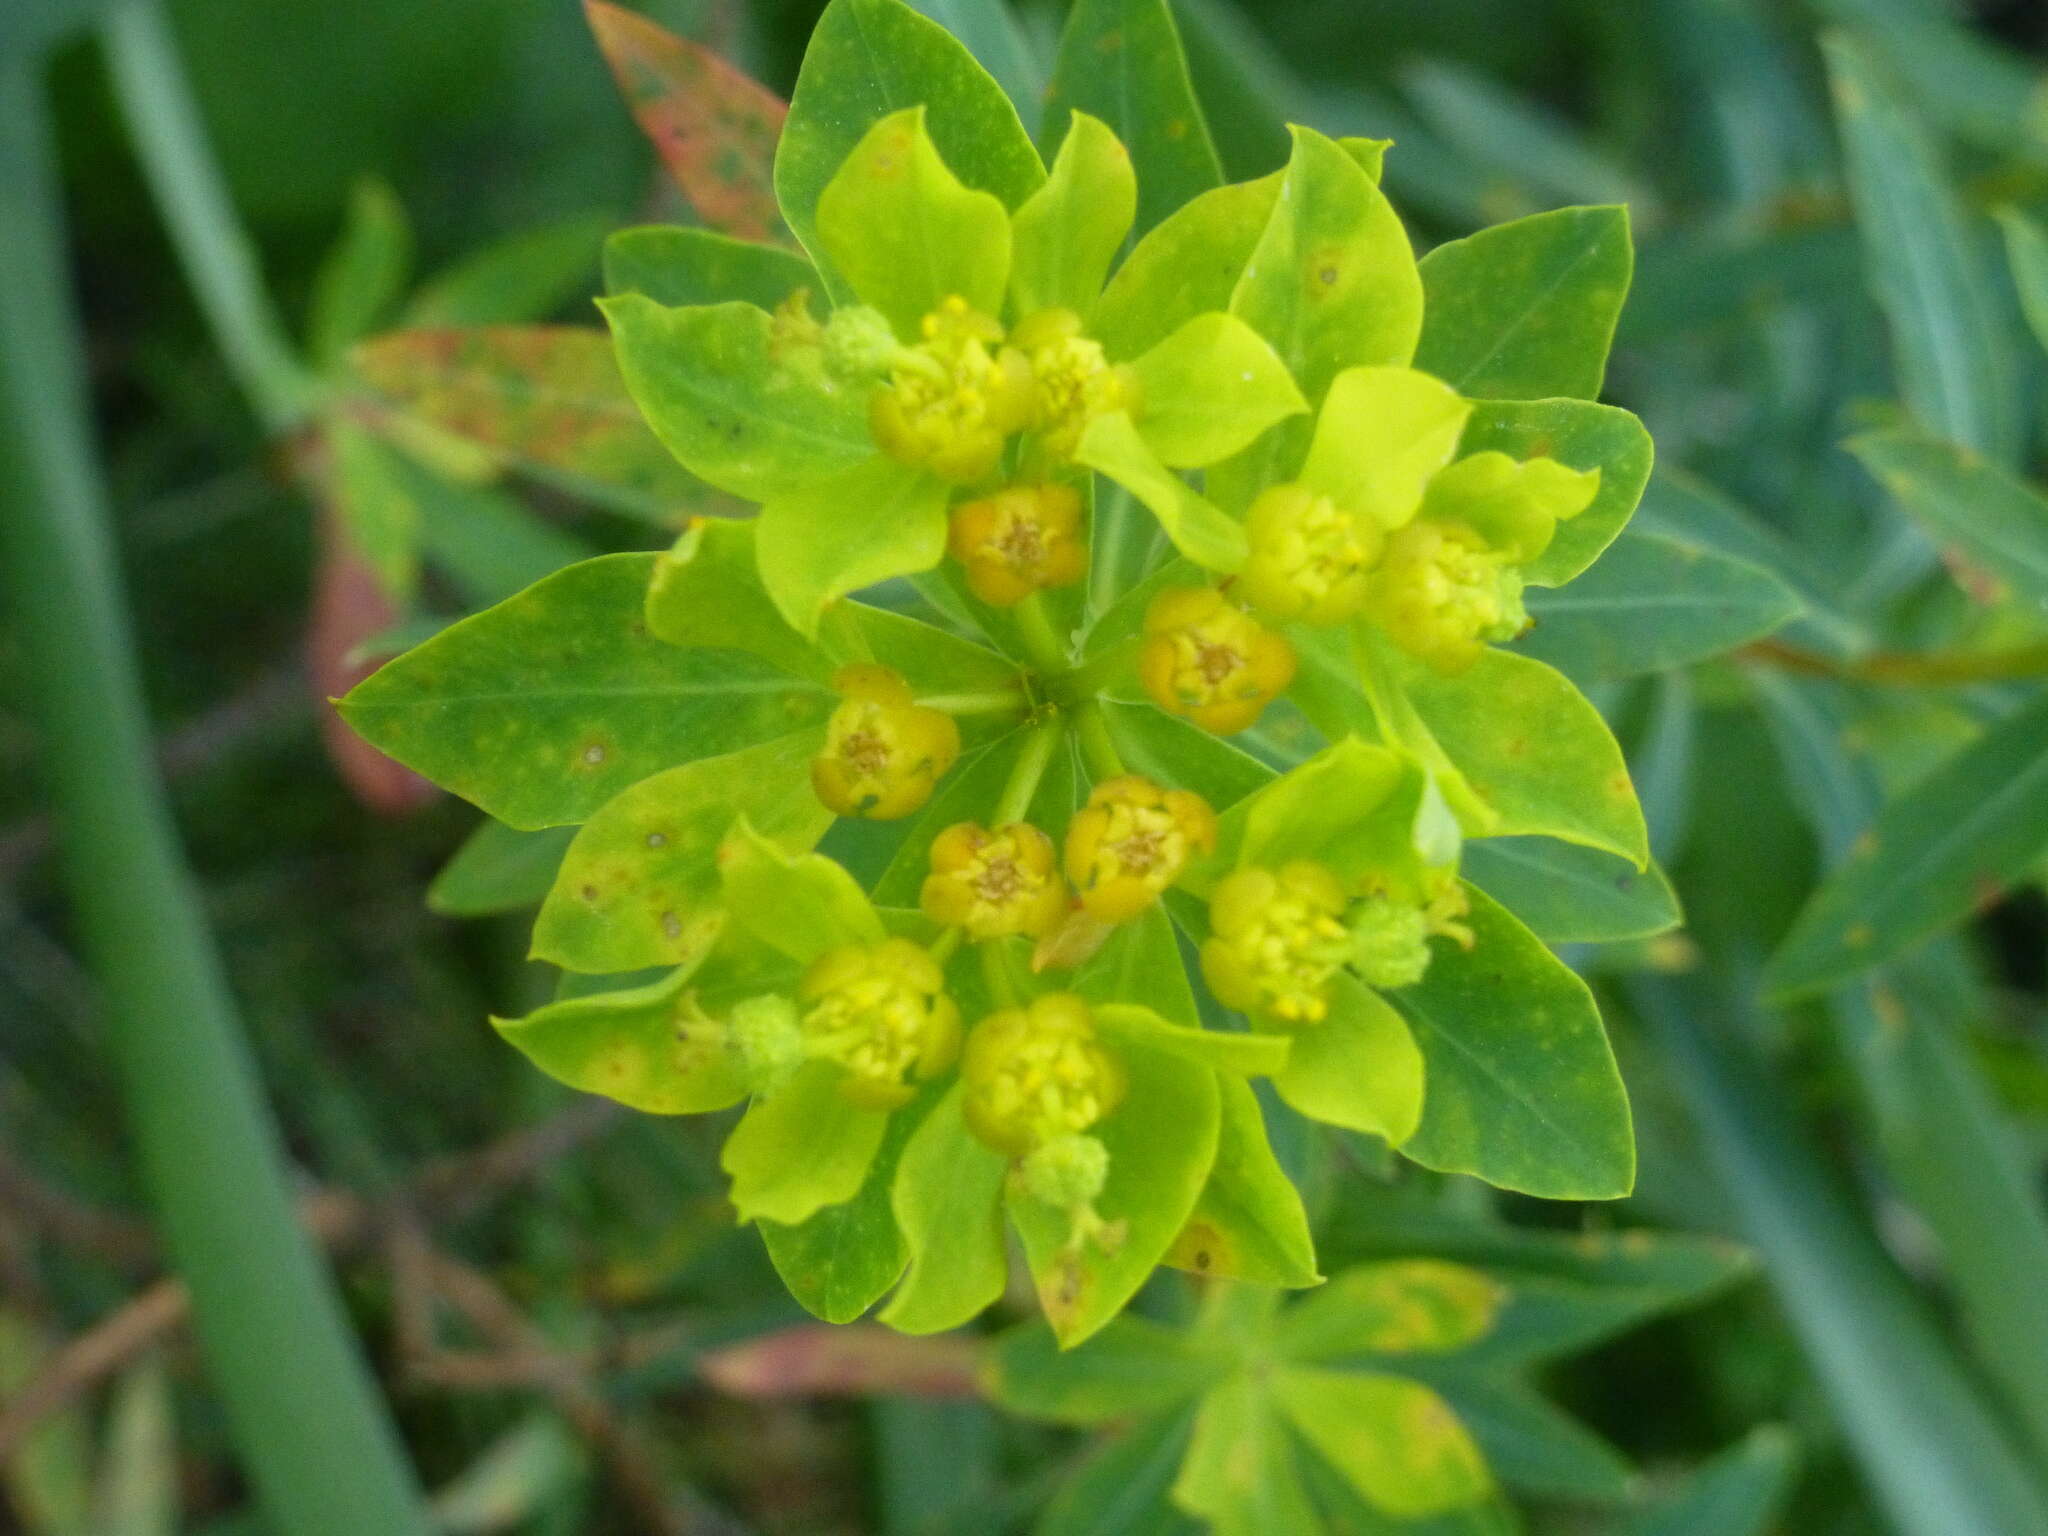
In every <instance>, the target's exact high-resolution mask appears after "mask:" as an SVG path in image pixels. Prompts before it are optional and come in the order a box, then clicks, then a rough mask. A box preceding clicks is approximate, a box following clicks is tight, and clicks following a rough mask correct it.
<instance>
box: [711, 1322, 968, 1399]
mask: <svg viewBox="0 0 2048 1536" xmlns="http://www.w3.org/2000/svg"><path fill="white" fill-rule="evenodd" d="M980 1365H981V1351H980V1349H979V1348H978V1347H977V1346H976V1344H975V1343H974V1342H973V1341H972V1340H970V1339H965V1338H960V1337H957V1336H947V1335H940V1336H937V1337H932V1338H911V1337H907V1336H905V1335H903V1334H900V1333H895V1332H892V1331H891V1330H889V1329H887V1328H878V1327H870V1326H868V1325H865V1324H855V1325H852V1326H844V1327H837V1328H835V1327H832V1326H830V1325H827V1324H819V1323H805V1324H801V1325H799V1326H797V1327H794V1328H784V1329H782V1330H780V1331H779V1332H776V1333H766V1334H763V1335H761V1336H760V1337H759V1338H756V1339H749V1340H747V1341H746V1342H745V1343H744V1344H733V1345H730V1346H728V1347H727V1348H725V1349H718V1350H713V1351H712V1352H711V1353H710V1354H708V1355H706V1356H705V1357H704V1358H703V1360H702V1362H701V1367H702V1369H703V1372H704V1377H705V1379H706V1380H707V1381H709V1382H710V1383H711V1384H712V1385H713V1386H714V1387H717V1388H718V1389H719V1390H720V1391H721V1392H726V1393H729V1394H731V1395H732V1396H734V1397H865V1396H868V1395H870V1394H873V1393H889V1394H892V1395H895V1396H900V1397H972V1396H974V1394H975V1392H976V1390H977V1388H976V1379H977V1378H976V1372H977V1371H978V1370H979V1369H980Z"/></svg>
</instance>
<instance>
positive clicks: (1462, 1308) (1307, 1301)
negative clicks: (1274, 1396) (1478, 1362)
mask: <svg viewBox="0 0 2048 1536" xmlns="http://www.w3.org/2000/svg"><path fill="white" fill-rule="evenodd" d="M1506 1299H1507V1293H1506V1291H1505V1290H1504V1289H1503V1288H1502V1287H1501V1286H1500V1285H1499V1284H1497V1283H1496V1282H1495V1281H1493V1280H1491V1279H1489V1278H1488V1277H1487V1276H1485V1275H1483V1274H1481V1273H1480V1272H1479V1271H1478V1270H1476V1269H1472V1268H1470V1267H1468V1266H1466V1265H1463V1264H1447V1263H1445V1262H1443V1261H1442V1260H1440V1259H1399V1260H1395V1261H1393V1262H1391V1263H1384V1264H1362V1265H1359V1266H1358V1267H1357V1268H1355V1269H1347V1270H1346V1271H1344V1273H1343V1274H1341V1275H1338V1276H1337V1277H1336V1278H1335V1279H1334V1280H1332V1281H1331V1282H1330V1283H1329V1284H1328V1285H1326V1286H1324V1287H1323V1288H1322V1289H1321V1290H1319V1291H1317V1292H1316V1293H1315V1294H1314V1295H1312V1296H1306V1297H1304V1298H1302V1300H1301V1301H1299V1302H1298V1303H1296V1304H1295V1305H1294V1306H1292V1307H1289V1308H1288V1309H1287V1311H1286V1312H1285V1313H1283V1314H1282V1315H1281V1318H1280V1321H1279V1323H1278V1324H1277V1325H1276V1326H1275V1329H1274V1334H1273V1338H1274V1343H1275V1344H1276V1346H1277V1347H1278V1348H1279V1350H1280V1351H1281V1352H1282V1353H1283V1354H1284V1355H1285V1357H1286V1358H1287V1359H1290V1360H1300V1361H1304V1362H1309V1363H1328V1362H1332V1361H1338V1360H1346V1359H1355V1358H1358V1357H1362V1356H1387V1355H1442V1354H1451V1353H1454V1352H1455V1351H1458V1350H1461V1349H1464V1348H1465V1347H1466V1346H1468V1345H1470V1344H1471V1343H1472V1342H1473V1341H1474V1340H1477V1339H1481V1338H1484V1337H1485V1336H1486V1334H1487V1333H1488V1332H1489V1331H1491V1329H1492V1328H1493V1326H1494V1323H1495V1320H1496V1319H1497V1318H1498V1317H1499V1316H1500V1310H1501V1306H1502V1303H1503V1302H1504V1301H1505V1300H1506Z"/></svg>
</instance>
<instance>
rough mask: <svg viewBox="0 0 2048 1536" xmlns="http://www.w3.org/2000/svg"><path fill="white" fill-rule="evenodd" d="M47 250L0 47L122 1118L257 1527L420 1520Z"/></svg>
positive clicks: (19, 554) (68, 701) (355, 1531)
mask: <svg viewBox="0 0 2048 1536" xmlns="http://www.w3.org/2000/svg"><path fill="white" fill-rule="evenodd" d="M63 251H64V241H63V231H62V228H61V214H60V211H59V208H58V204H57V200H56V188H55V184H54V173H53V170H52V165H51V157H50V152H49V145H48V135H47V130H46V122H45V117H44V113H43V110H42V103H41V101H40V100H39V92H38V82H37V81H36V80H35V79H34V77H33V76H32V75H31V74H30V73H29V67H28V65H27V64H26V63H25V62H23V61H21V60H19V59H16V60H11V61H9V62H8V63H7V64H6V65H5V66H4V67H0V271H4V272H5V273H6V274H7V279H6V281H5V282H4V283H0V498H4V505H5V506H6V509H7V510H6V513H5V515H4V516H0V579H4V582H5V586H6V588H7V590H8V595H9V597H10V598H11V600H12V610H11V615H10V616H11V618H12V620H13V625H12V628H13V632H14V634H15V636H16V638H17V639H18V641H19V643H20V645H21V647H22V650H23V652H24V654H25V656H26V659H27V662H28V675H29V679H30V685H31V689H32V695H31V697H32V702H33V705H34V709H35V713H36V716H37V718H38V721H39V724H40V727H41V744H42V753H43V763H42V766H43V772H44V776H45V779H46V781H47V784H48V787H49V791H50V798H51V801H52V803H53V805H54V807H55V809H56V811H57V813H58V818H59V821H60V823H61V826H62V830H63V845H62V846H63V854H64V860H63V868H64V875H65V879H66V883H67V886H68V889H69V894H70V898H71V902H72V905H73V908H74V911H75V914H76V921H77V932H78V936H79V940H80V943H81V945H82V946H83V948H84V950H85V953H86V956H87V958H88V960H89V961H90V963H91V966H92V970H93V974H94V976H95V978H96V980H97V982H98V984H99V987H100V990H101V993H102V995H103V997H104V999H105V1007H106V1039H107V1048H108V1050H109V1052H110V1054H111V1055H112V1056H113V1058H114V1060H115V1063H116V1066H117V1067H118V1069H119V1074H120V1080H121V1085H122V1091H123V1097H124V1101H125V1105H126V1109H127V1114H128V1134H129V1137H130V1139H131V1142H132V1145H133V1147H134V1149H135V1153H136V1157H137V1160H138V1162H139V1163H140V1167H141V1174H142V1178H143V1182H144V1184H145V1185H146V1187H147V1189H148V1191H149V1194H150V1197H151V1199H152V1202H153V1204H154V1206H155V1208H156V1210H157V1212H158V1214H159V1216H160V1218H161V1226H162V1231H163V1235H164V1240H165V1243H166V1245H167V1248H168V1251H169V1254H170V1258H171V1261H172V1264H173V1266H174V1268H175V1269H176V1270H177V1272H178V1273H179V1274H180V1275H181V1276H182V1277H183V1278H184V1280H185V1281H186V1283H187V1285H188V1286H189V1288H190V1291H191V1295H192V1302H193V1308H194V1317H195V1321H196V1323H197V1326H198V1331H199V1336H200V1341H201V1344H202V1346H203V1348H204V1352H205V1357H206V1360H207V1364H208V1366H209V1368H210V1371H211V1373H212V1377H213V1380H214V1383H215V1385H216V1387H217V1388H218V1390H219V1393H220V1396H221V1399H222V1401H223V1402H224V1403H225V1405H226V1408H227V1412H228V1416H229V1419H230V1421H231V1423H232V1425H233V1428H234V1431H235V1438H236V1443H237V1446H238V1448H239V1450H240V1452H241V1454H242V1456H243V1457H244V1458H245V1460H246V1464H247V1468H248V1471H249V1474H250V1477H251V1480H252V1482H253V1483H254V1485H255V1488H256V1491H257V1494H258V1496H259V1497H260V1499H261V1501H262V1503H263V1507H264V1511H265V1515H266V1518H267V1520H268V1522H269V1523H270V1525H271V1526H272V1528H273V1529H275V1530H276V1531H278V1532H279V1533H280V1536H359V1533H361V1532H365V1531H376V1532H379V1533H383V1532H390V1533H392V1536H412V1533H424V1532H425V1531H426V1530H427V1528H428V1527H427V1520H426V1516H425V1513H424V1511H423V1510H422V1508H421V1505H420V1502H419V1496H418V1493H417V1490H416V1489H415V1488H414V1486H413V1483H412V1479H411V1476H410V1473H409V1472H408V1470H407V1468H406V1466H405V1462H404V1458H403V1454H402V1452H401V1450H400V1447H399V1444H398V1441H397V1438H396V1436H395V1435H394V1433H393V1432H392V1429H391V1426H390V1424H389V1422H388V1421H387V1420H386V1419H385V1418H384V1416H383V1414H382V1413H381V1412H380V1410H379V1406H378V1403H377V1400H376V1395H375V1389H374V1387H373V1385H372V1382H371V1380H370V1377H369V1375H368V1373H367V1372H366V1371H365V1369H364V1367H363V1362H362V1360H361V1358H360V1356H359V1355H358V1354H357V1353H356V1351H355V1348H354V1345H353V1340H352V1339H351V1338H350V1336H349V1333H348V1329H347V1326H346V1324H345V1322H344V1319H343V1315H342V1311H341V1305H340V1298H339V1297H338V1296H337V1294H336V1292H335V1289H334V1286H333V1283H332V1280H331V1279H330V1277H329V1276H328V1275H327V1274H326V1272H325V1271H324V1269H323V1268H322V1267H321V1265H320V1264H319V1262H318V1261H317V1260H316V1259H315V1257H314V1254H313V1251H312V1248H311V1246H310V1244H309V1243H308V1242H307V1239H306V1234H305V1232H304V1231H303V1230H302V1229H301V1227H300V1226H299V1223H298V1218H297V1215H296V1213H295V1212H294V1210H293V1207H292V1202H291V1198H290V1193H289V1190H288V1187H287V1179H286V1172H285V1162H284V1154H283V1148H282V1146H281V1145H280V1143H279V1139H278V1135H277V1130H276V1127H275V1126H274V1125H273V1123H272V1122H271V1120H270V1118H269V1116H268V1114H267V1112H266V1110H265V1107H264V1105H263V1101H262V1098H261V1096H260V1092H259V1090H258V1086H257V1082H256V1078H255V1074H254V1071H253V1070H252V1066H251V1063H250V1061H249V1059H248V1055H247V1052H246V1047H245V1045H244V1042H243V1038H242V1035H241V1031H240V1028H239V1025H238V1023H237V1021H236V1018H235V1015H234V1009H233V1005H232V1003H231V1001H230V994H229V991H228V987H227V983H226V979H225V977H224V976H223V975H222V974H221V970H220V964H219V959H218V956H217V955H216V954H215V952H214V950H213V947H212V943H211V940H210V938H209V936H208V934H207V932H206V930H205V927H204V925H203V924H202V922H201V919H200V916H199V914H200V912H201V911H202V902H201V898H200V895H199V893H198V892H197V891H196V890H195V889H194V888H193V885H192V881H191V878H190V875H189V874H188V872H187V871H186V869H185V867H184V862H183V859H182V857H181V854H180V851H179V849H178V846H177V841H176V835H175V833H174V831H173V828H172V825H171V820H170V816H169V814H168V812H167V810H166V809H165V806H164V802H163V799H162V794H161V791H160V788H159V786H158V784H157V782H156V780H155V776H154V772H153V769H152V765H151V756H150V736H149V726H148V718H147V714H146V711H145V708H144V704H143V698H142V689H141V684H140V680H139V679H138V677H137V675H136V669H135V662H134V651H133V637H132V636H131V634H130V632H129V627H128V619H127V614H126V611H125V609H124V607H123V603H122V597H121V584H120V577H119V573H118V570H117V567H116V562H115V556H114V550H113V547H112V543H111V540H110V539H109V537H108V534H107V522H106V516H105V510H104V496H103V492H102V488H101V485H100V482H99V478H98V470H97V467H96V465H95V463H94V459H93V449H92V443H91V428H90V422H89V415H88V406H87V399H86V389H85V378H84V365H83V357H82V348H81V345H80V341H79V337H78V332H77V321H76V319H75V317H74V315H73V312H72V305H71V299H70V296H69V294H68V293H67V292H66V291H65V278H64V254H63Z"/></svg>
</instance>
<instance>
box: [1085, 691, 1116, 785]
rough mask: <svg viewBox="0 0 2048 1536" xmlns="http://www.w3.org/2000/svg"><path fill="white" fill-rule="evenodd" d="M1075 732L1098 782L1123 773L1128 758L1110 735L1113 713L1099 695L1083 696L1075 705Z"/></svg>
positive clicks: (1090, 769) (1089, 769) (1090, 770)
mask: <svg viewBox="0 0 2048 1536" xmlns="http://www.w3.org/2000/svg"><path fill="white" fill-rule="evenodd" d="M1073 721H1074V736H1075V739H1076V740H1078V741H1079V742H1080V743H1081V756H1082V757H1083V758H1084V759H1085V760H1086V761H1087V764H1088V772H1089V773H1090V774H1092V775H1093V776H1094V778H1095V780H1096V782H1097V783H1100V782H1101V781H1102V780H1104V779H1114V778H1117V777H1119V776H1121V775H1122V773H1123V771H1124V760H1123V758H1122V757H1121V756H1120V755H1119V754H1118V752H1117V750H1116V743H1115V742H1114V741H1113V740H1111V739H1110V734H1109V717H1108V716H1107V715H1105V714H1103V712H1102V704H1101V701H1100V700H1097V699H1083V700H1082V701H1081V702H1080V703H1078V704H1076V705H1075V706H1074V709H1073Z"/></svg>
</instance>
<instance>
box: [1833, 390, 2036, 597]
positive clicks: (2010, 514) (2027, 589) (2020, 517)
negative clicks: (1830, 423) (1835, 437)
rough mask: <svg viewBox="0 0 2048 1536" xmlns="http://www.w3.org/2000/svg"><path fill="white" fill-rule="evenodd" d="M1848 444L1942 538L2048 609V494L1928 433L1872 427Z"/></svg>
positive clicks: (1865, 465)
mask: <svg viewBox="0 0 2048 1536" xmlns="http://www.w3.org/2000/svg"><path fill="white" fill-rule="evenodd" d="M1848 448H1849V451H1850V452H1851V453H1853V454H1855V455H1856V457H1857V458H1859V459H1861V460H1862V461H1863V464H1864V467H1865V468H1867V469H1868V470H1869V471H1870V472H1871V473H1872V474H1873V475H1875V476H1877V478H1878V479H1879V480H1880V481H1882V482H1883V483H1884V487H1885V489H1886V490H1888V491H1890V492H1891V493H1892V495H1894V496H1896V497H1897V498H1898V499H1899V504H1900V505H1901V506H1903V507H1904V508H1905V509H1906V510H1907V511H1908V512H1909V513H1911V514H1912V515H1913V516H1914V517H1915V518H1917V519H1918V520H1919V521H1920V522H1921V523H1923V524H1924V525H1926V527H1927V529H1928V531H1929V532H1930V533H1932V534H1933V535H1934V536H1935V537H1936V538H1937V539H1939V540H1940V541H1941V542H1942V543H1944V544H1952V545H1954V546H1956V547H1957V548H1958V549H1960V550H1961V551H1962V553H1963V554H1964V555H1965V556H1967V557H1968V558H1969V559H1970V560H1972V561H1973V562H1975V563H1977V564H1980V565H1982V566H1984V567H1986V568H1987V569H1988V570H1990V571H1991V572H1992V574H1993V575H1995V576H1998V577H1999V578H2000V579H2002V580H2004V581H2006V582H2009V583H2010V584H2011V586H2012V588H2013V591H2014V593H2015V595H2017V596H2018V597H2019V598H2020V599H2021V601H2022V602H2024V603H2025V604H2026V605H2027V607H2028V608H2029V609H2030V610H2031V611H2033V612H2037V613H2041V612H2048V497H2044V496H2042V495H2041V493H2040V492H2039V491H2037V490H2035V489H2034V488H2033V487H2032V486H2031V485H2028V484H2026V483H2025V482H2023V481H2021V480H2020V479H2018V478H2017V477H2015V476H2014V475H2012V474H2011V473H2009V472H2008V471H2006V470H2003V469H2000V468H1999V467H1998V466H1997V465H1996V464H1993V463H1991V462H1990V461H1989V460H1987V459H1985V458H1984V457H1982V456H1981V455H1980V454H1977V453H1973V452H1972V451H1971V450H1969V449H1968V448H1963V447H1958V446H1957V445H1956V444H1954V443H1949V442H1944V441H1943V440H1942V439H1940V438H1938V437H1933V436H1931V435H1929V434H1927V433H1924V432H1915V431H1910V430H1901V431H1894V432H1871V433H1866V434H1864V435H1863V436H1861V437H1854V438H1851V439H1850V440H1849V443H1848Z"/></svg>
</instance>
